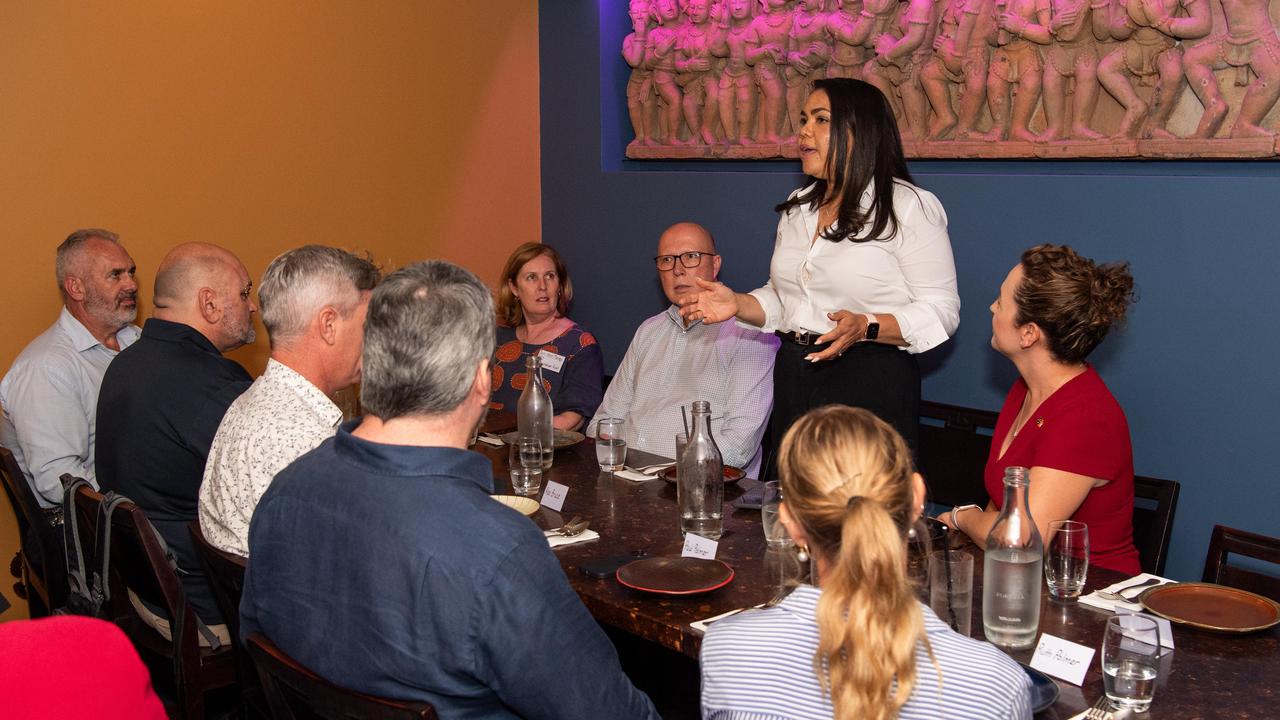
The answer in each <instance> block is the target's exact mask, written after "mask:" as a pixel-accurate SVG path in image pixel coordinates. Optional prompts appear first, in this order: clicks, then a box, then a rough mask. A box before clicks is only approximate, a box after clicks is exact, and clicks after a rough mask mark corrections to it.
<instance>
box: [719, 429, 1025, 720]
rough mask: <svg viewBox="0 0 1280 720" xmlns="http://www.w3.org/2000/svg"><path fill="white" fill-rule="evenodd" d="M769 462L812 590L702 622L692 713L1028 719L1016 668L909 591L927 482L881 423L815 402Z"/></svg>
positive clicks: (877, 719) (845, 719) (755, 717)
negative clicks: (811, 568) (698, 706)
mask: <svg viewBox="0 0 1280 720" xmlns="http://www.w3.org/2000/svg"><path fill="white" fill-rule="evenodd" d="M778 469H779V471H780V473H781V475H782V492H783V497H784V498H786V500H785V502H784V504H783V505H782V507H781V511H780V515H779V517H780V519H781V522H782V523H783V524H784V525H785V526H786V527H787V530H788V531H789V532H790V533H791V537H792V538H794V539H795V541H796V544H797V545H798V546H799V547H801V548H802V549H804V550H805V551H806V552H809V553H812V555H813V558H814V561H815V562H816V563H817V565H818V577H819V578H820V586H819V587H816V588H815V587H810V586H802V587H799V588H797V589H796V590H795V591H794V592H792V593H791V595H789V596H788V597H787V598H786V599H784V600H783V601H782V602H781V603H779V604H778V605H776V606H774V607H770V608H765V609H763V610H757V611H752V612H745V613H741V614H739V615H736V616H734V617H732V618H727V619H725V620H722V621H720V622H717V623H716V624H715V625H712V626H711V628H710V629H709V630H708V631H707V636H706V638H705V639H704V640H703V643H702V717H703V718H706V719H714V720H728V719H734V720H771V719H774V718H777V719H782V718H788V719H798V718H823V719H824V720H829V719H831V718H836V719H837V720H852V718H869V719H871V720H882V719H888V718H921V719H923V718H929V719H930V720H933V719H936V718H965V719H970V718H1027V719H1029V718H1030V717H1031V705H1030V690H1031V683H1030V680H1029V678H1028V677H1027V675H1026V674H1025V673H1024V672H1023V671H1022V668H1020V667H1019V666H1018V664H1017V663H1015V662H1014V661H1013V660H1011V659H1010V658H1009V657H1008V656H1006V655H1004V654H1003V653H1001V652H1000V651H999V650H997V649H996V648H995V647H994V646H992V645H990V644H988V643H985V642H978V641H976V640H971V639H969V638H967V637H965V636H963V635H960V634H958V633H956V632H954V631H952V630H951V629H950V628H948V627H947V626H946V625H945V624H944V623H943V622H942V621H941V620H939V619H938V617H937V616H936V615H934V614H933V611H932V610H930V609H929V607H928V606H926V605H924V604H922V603H920V602H919V601H918V600H916V597H915V593H914V588H913V586H912V583H911V581H910V579H909V578H908V577H907V549H906V548H907V540H906V538H907V531H908V529H909V527H910V526H911V525H912V524H913V523H915V522H916V521H917V520H918V519H919V518H920V514H921V509H922V506H923V504H924V497H925V488H924V481H923V480H922V479H921V477H920V474H919V473H916V472H914V471H913V469H912V465H911V453H910V451H909V450H908V449H907V445H906V443H905V442H904V441H903V439H902V437H901V436H900V435H898V433H897V432H895V431H894V430H893V428H892V427H890V426H889V425H888V424H887V423H885V422H884V421H883V420H880V419H878V418H877V417H875V416H874V415H872V414H871V413H869V412H867V411H866V410H862V409H859V408H851V407H848V406H843V405H828V406H826V407H823V408H819V409H817V410H813V411H811V412H809V413H808V414H806V415H805V416H803V417H802V418H800V419H799V420H798V421H796V423H795V425H793V426H792V427H791V429H790V430H789V431H788V432H787V434H786V436H785V437H784V438H783V440H782V447H781V450H780V455H779V462H778Z"/></svg>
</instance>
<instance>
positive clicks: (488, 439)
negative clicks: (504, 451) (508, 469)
mask: <svg viewBox="0 0 1280 720" xmlns="http://www.w3.org/2000/svg"><path fill="white" fill-rule="evenodd" d="M476 441H477V442H482V443H484V444H485V445H492V446H494V447H502V445H504V444H505V443H503V442H502V438H498V437H494V436H492V435H484V434H481V435H477V436H476Z"/></svg>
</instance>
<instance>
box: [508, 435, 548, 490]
mask: <svg viewBox="0 0 1280 720" xmlns="http://www.w3.org/2000/svg"><path fill="white" fill-rule="evenodd" d="M507 466H508V467H509V468H510V470H511V490H512V491H513V492H515V494H517V495H533V494H536V493H537V492H538V490H539V489H541V488H542V441H540V440H538V439H537V438H527V437H526V438H519V439H518V440H516V441H515V442H512V443H511V445H510V455H509V456H508V459H507Z"/></svg>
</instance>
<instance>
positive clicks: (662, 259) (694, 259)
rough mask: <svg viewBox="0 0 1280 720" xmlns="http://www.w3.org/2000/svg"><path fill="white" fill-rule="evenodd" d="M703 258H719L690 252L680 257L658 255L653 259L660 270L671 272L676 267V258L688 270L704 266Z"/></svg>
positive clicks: (681, 254)
mask: <svg viewBox="0 0 1280 720" xmlns="http://www.w3.org/2000/svg"><path fill="white" fill-rule="evenodd" d="M703 256H706V257H718V254H717V253H709V252H698V251H697V250H690V251H689V252H686V253H680V254H679V255H658V256H656V257H654V258H653V263H654V264H655V265H657V266H658V269H659V270H664V271H665V270H670V269H672V268H674V267H675V266H676V258H680V264H681V265H683V266H685V267H686V268H696V267H698V266H699V265H701V264H702V258H703Z"/></svg>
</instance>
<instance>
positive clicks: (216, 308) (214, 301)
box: [196, 287, 222, 325]
mask: <svg viewBox="0 0 1280 720" xmlns="http://www.w3.org/2000/svg"><path fill="white" fill-rule="evenodd" d="M196 307H197V308H199V311H200V315H201V317H203V318H204V321H205V322H207V323H209V324H210V325H217V324H218V321H220V320H222V303H221V302H219V298H218V292H217V291H216V290H214V289H213V288H210V287H202V288H200V289H199V290H197V291H196Z"/></svg>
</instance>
